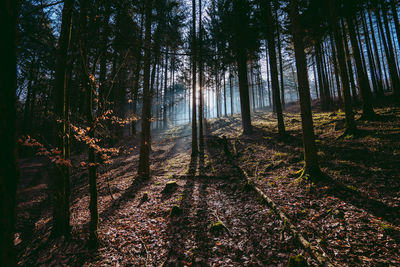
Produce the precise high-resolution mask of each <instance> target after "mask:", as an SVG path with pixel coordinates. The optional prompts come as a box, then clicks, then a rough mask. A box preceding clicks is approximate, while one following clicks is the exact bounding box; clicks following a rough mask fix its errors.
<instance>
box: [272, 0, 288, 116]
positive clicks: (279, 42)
mask: <svg viewBox="0 0 400 267" xmlns="http://www.w3.org/2000/svg"><path fill="white" fill-rule="evenodd" d="M274 9H275V20H276V21H279V17H278V3H277V2H275V8H274ZM275 24H276V38H277V40H278V42H277V45H278V57H279V72H280V79H281V80H280V81H281V101H282V109H283V110H284V109H285V87H284V86H285V84H284V82H283V60H282V49H281V35H280V31H279V24H278V23H275Z"/></svg>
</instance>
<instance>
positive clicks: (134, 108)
mask: <svg viewBox="0 0 400 267" xmlns="http://www.w3.org/2000/svg"><path fill="white" fill-rule="evenodd" d="M143 12H144V10H143ZM143 28H144V13H142V19H141V21H140V37H139V47H138V50H137V54H136V67H135V77H134V84H133V99H132V104H133V105H132V113H133V114H135V115H136V114H137V103H138V94H139V85H140V70H141V68H140V66H141V64H142V44H143ZM166 57H168V50H167V54H166ZM132 135H133V136H136V121H132Z"/></svg>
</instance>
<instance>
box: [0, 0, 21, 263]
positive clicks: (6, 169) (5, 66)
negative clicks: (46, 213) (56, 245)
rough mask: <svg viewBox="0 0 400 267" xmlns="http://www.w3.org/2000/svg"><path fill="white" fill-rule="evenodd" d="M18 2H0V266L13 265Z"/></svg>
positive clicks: (14, 261) (16, 177)
mask: <svg viewBox="0 0 400 267" xmlns="http://www.w3.org/2000/svg"><path fill="white" fill-rule="evenodd" d="M18 9H19V7H18V3H17V1H13V0H6V1H2V2H1V3H0V31H1V33H2V38H1V39H0V49H1V52H2V53H3V56H2V59H1V64H0V129H1V130H0V147H1V151H0V162H1V168H0V229H1V231H0V266H16V265H17V261H16V253H15V248H14V230H15V195H16V188H17V180H18V176H19V173H18V168H17V153H16V144H15V139H16V136H15V135H16V94H15V92H16V83H17V67H16V65H17V58H16V45H15V42H16V31H17V18H18Z"/></svg>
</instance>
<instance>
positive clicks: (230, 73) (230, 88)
mask: <svg viewBox="0 0 400 267" xmlns="http://www.w3.org/2000/svg"><path fill="white" fill-rule="evenodd" d="M231 68H232V67H231V66H229V90H230V92H231V115H233V84H232V77H233V74H232V69H231Z"/></svg>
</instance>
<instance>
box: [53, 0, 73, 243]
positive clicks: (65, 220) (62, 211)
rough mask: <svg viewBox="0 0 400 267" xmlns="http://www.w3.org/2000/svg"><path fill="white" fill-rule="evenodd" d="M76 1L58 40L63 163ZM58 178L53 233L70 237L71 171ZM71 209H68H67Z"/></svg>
mask: <svg viewBox="0 0 400 267" xmlns="http://www.w3.org/2000/svg"><path fill="white" fill-rule="evenodd" d="M73 5H74V1H73V0H66V1H65V2H64V7H63V11H62V22H61V31H60V37H59V40H58V48H57V58H56V73H55V91H56V105H55V113H56V115H57V117H58V122H57V146H58V149H59V150H60V151H61V156H62V158H63V159H65V158H66V149H65V148H66V146H65V144H66V140H67V139H68V138H69V137H68V135H67V134H66V129H67V125H66V123H67V120H66V114H67V106H66V96H67V86H66V77H65V73H66V66H67V51H68V49H69V43H70V39H71V26H72V11H73ZM56 172H57V174H56V176H55V181H54V182H55V194H54V210H53V229H52V235H53V236H54V237H58V236H62V235H65V236H69V235H70V230H71V229H70V224H69V205H68V203H69V201H68V199H67V198H68V195H67V194H66V183H67V182H68V181H69V177H67V176H68V167H67V166H64V165H63V166H56ZM67 205H68V206H67Z"/></svg>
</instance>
